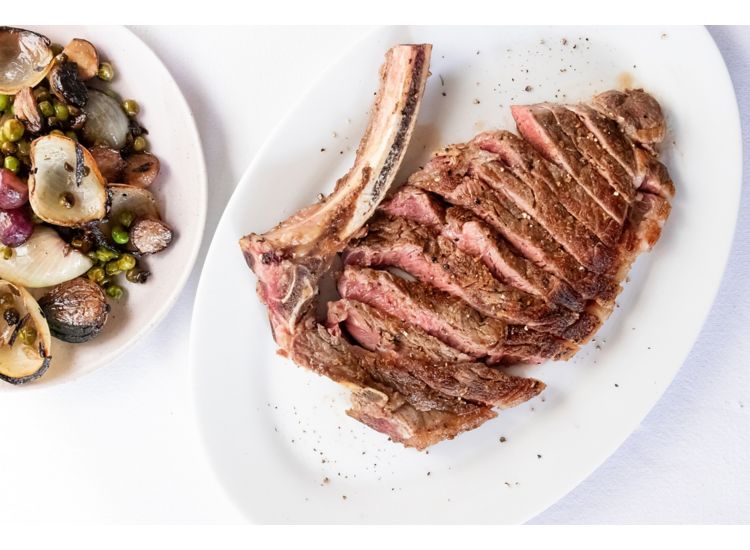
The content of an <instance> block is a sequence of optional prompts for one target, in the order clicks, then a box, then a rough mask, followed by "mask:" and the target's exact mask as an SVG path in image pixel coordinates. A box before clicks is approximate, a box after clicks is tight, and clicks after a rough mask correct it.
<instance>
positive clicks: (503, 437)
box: [500, 435, 508, 443]
mask: <svg viewBox="0 0 750 550" xmlns="http://www.w3.org/2000/svg"><path fill="white" fill-rule="evenodd" d="M506 441H508V438H506V437H505V436H504V435H501V436H500V443H505V442H506Z"/></svg>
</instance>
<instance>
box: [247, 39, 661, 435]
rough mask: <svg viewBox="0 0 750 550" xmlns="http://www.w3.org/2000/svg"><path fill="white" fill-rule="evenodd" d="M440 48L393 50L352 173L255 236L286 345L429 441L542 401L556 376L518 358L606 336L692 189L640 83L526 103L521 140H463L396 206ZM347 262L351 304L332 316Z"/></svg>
mask: <svg viewBox="0 0 750 550" xmlns="http://www.w3.org/2000/svg"><path fill="white" fill-rule="evenodd" d="M429 55H430V46H429V45H404V46H397V47H395V48H392V49H391V50H389V52H388V53H387V55H386V61H385V64H384V66H383V68H382V70H381V86H380V91H379V92H378V94H377V100H376V102H375V105H374V107H373V110H372V113H371V117H370V122H369V125H368V129H367V131H366V133H365V136H364V137H363V139H362V143H361V144H360V147H359V149H358V152H357V158H356V161H355V165H354V167H353V168H352V170H351V171H350V172H349V173H348V174H347V175H346V176H344V177H343V178H342V179H341V180H339V181H338V183H337V185H336V188H335V190H334V192H333V193H332V194H331V195H330V196H329V197H327V198H325V199H323V200H321V201H320V202H319V203H317V204H314V205H312V206H309V207H307V208H304V209H302V210H301V211H299V212H298V213H297V214H295V215H293V216H292V217H291V218H289V219H287V220H286V221H284V222H282V223H280V224H279V225H278V226H277V227H276V228H274V229H272V230H271V231H269V232H267V233H264V234H262V235H258V234H250V235H248V236H246V237H244V238H243V239H242V240H241V246H242V250H243V252H244V254H245V257H246V259H247V262H248V264H249V265H250V267H251V269H252V270H253V271H254V272H255V273H256V275H257V277H258V294H259V296H260V298H261V300H262V301H263V302H264V303H265V304H266V305H267V306H268V311H269V318H270V322H271V327H272V330H273V334H274V338H275V339H276V342H277V343H278V345H279V347H280V348H281V349H280V353H281V354H282V355H286V356H287V357H289V358H291V359H292V360H293V361H294V362H295V363H297V364H298V365H300V366H302V367H304V368H307V369H309V370H312V371H314V372H316V373H318V374H320V375H323V376H326V377H328V378H330V379H332V380H334V381H335V382H338V383H340V384H342V385H344V386H345V387H347V388H349V389H350V390H351V391H352V396H351V402H352V407H351V409H350V410H349V411H347V413H348V414H349V415H350V416H351V417H353V418H355V419H357V420H359V421H361V422H363V423H365V424H366V425H368V426H370V427H371V428H373V429H375V430H377V431H380V432H382V433H384V434H387V435H388V436H389V437H390V438H391V439H392V440H394V441H397V442H400V443H402V444H404V445H406V446H411V447H416V448H418V449H423V448H425V447H427V446H429V445H432V444H435V443H437V442H439V441H442V440H445V439H451V438H453V437H455V436H456V435H458V434H460V433H461V432H463V431H466V430H471V429H474V428H476V427H478V426H480V425H481V424H482V423H484V422H485V421H487V420H489V419H491V418H494V417H495V416H496V412H495V410H494V409H495V408H501V409H502V408H506V407H512V406H515V405H518V404H520V403H523V402H525V401H527V400H528V399H530V398H532V397H534V396H536V395H538V394H539V392H541V391H542V390H543V389H544V387H545V386H544V384H543V383H542V382H540V381H538V380H534V379H531V378H524V377H520V376H513V375H510V374H508V373H507V372H505V371H504V370H503V367H504V366H505V365H513V364H519V363H527V364H528V363H541V362H543V361H546V360H564V359H568V358H570V357H571V356H573V355H574V354H575V353H576V351H577V350H578V349H579V348H580V346H581V345H583V344H584V343H586V342H587V341H588V340H589V339H590V338H591V337H592V336H593V335H594V333H595V332H596V330H597V329H598V328H599V327H600V326H601V324H602V323H603V322H604V321H605V320H606V318H607V317H608V316H609V315H610V314H611V312H612V311H613V308H614V305H615V299H616V297H617V295H618V293H619V292H620V290H621V283H622V281H623V280H624V278H625V277H626V275H627V271H628V270H629V268H630V266H631V265H632V262H633V261H634V260H635V258H636V257H637V255H638V254H639V253H640V252H642V251H644V250H649V249H650V248H651V247H652V246H653V245H654V244H655V242H656V241H657V240H658V238H659V236H660V234H661V230H662V226H663V224H664V222H665V221H666V219H667V217H668V215H669V212H670V199H671V198H672V196H673V194H674V185H673V183H672V181H671V179H670V178H669V174H668V172H667V170H666V168H665V167H664V166H663V165H662V164H661V163H660V162H659V161H658V158H657V156H656V154H657V146H658V143H659V142H660V141H661V140H662V139H663V138H664V135H665V128H666V124H665V121H664V117H663V114H662V112H661V108H660V106H659V104H658V102H656V100H655V99H654V98H653V97H651V96H650V95H648V94H647V93H645V92H643V91H642V90H626V91H609V92H605V93H603V94H600V95H598V96H596V97H595V98H593V100H592V101H591V102H590V103H589V104H577V105H558V104H552V103H541V104H537V105H526V106H513V107H512V114H513V117H514V119H515V121H516V124H517V127H518V130H519V132H520V134H521V135H520V136H517V135H515V134H513V133H511V132H508V131H503V130H498V131H492V132H484V133H481V134H479V135H478V136H476V137H475V138H473V139H472V140H470V141H469V142H467V143H461V144H456V145H451V146H449V147H445V148H443V149H441V150H440V151H438V152H437V153H436V154H435V155H434V156H433V158H432V159H430V160H429V162H427V163H426V164H425V166H424V167H422V168H421V169H420V170H419V171H418V172H416V173H415V174H412V175H411V176H410V177H409V178H408V181H407V184H406V185H404V186H402V187H401V188H400V189H398V190H397V191H396V192H394V193H393V194H392V195H391V196H390V197H389V198H388V199H387V200H385V201H384V199H385V195H386V192H387V191H388V189H389V187H390V186H391V183H392V182H393V180H394V177H395V175H396V172H397V170H398V167H399V165H400V163H401V160H402V159H403V155H404V151H405V148H406V146H407V144H408V141H409V138H410V136H411V133H412V131H413V128H414V123H415V120H416V116H417V112H418V110H419V105H420V100H421V97H422V93H423V90H424V85H425V81H426V78H427V75H428V66H429ZM383 201H384V202H383ZM381 202H382V204H381ZM338 255H340V256H341V259H342V261H343V264H344V267H343V269H341V270H338V269H336V270H335V272H334V275H335V276H336V278H337V281H336V282H337V289H338V292H339V295H340V299H336V300H335V301H332V302H329V303H328V304H326V310H327V313H326V314H325V315H324V317H325V319H321V320H318V319H317V318H316V307H314V306H316V302H317V300H316V297H317V295H318V291H319V284H320V281H321V278H322V277H323V276H324V275H325V274H326V273H330V272H331V271H332V265H333V263H334V259H335V258H336V257H337V256H338Z"/></svg>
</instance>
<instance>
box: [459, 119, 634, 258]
mask: <svg viewBox="0 0 750 550" xmlns="http://www.w3.org/2000/svg"><path fill="white" fill-rule="evenodd" d="M471 143H472V144H473V145H475V146H477V147H479V148H480V149H482V150H485V151H491V152H493V153H495V154H497V155H499V156H500V157H501V158H502V160H503V162H505V164H506V165H507V166H508V167H509V168H510V169H511V170H512V172H513V174H514V175H515V176H516V177H517V178H519V179H521V180H523V181H532V182H534V181H541V182H543V183H544V184H545V185H546V186H547V188H548V189H549V190H550V191H551V192H552V193H554V194H555V196H556V197H557V200H559V201H560V203H561V204H562V205H563V206H564V207H565V208H566V209H567V211H568V212H570V213H571V214H572V215H573V217H575V218H576V219H577V220H578V221H580V222H581V223H583V224H584V225H585V226H586V227H587V228H588V229H589V230H590V231H591V232H593V233H594V234H595V235H596V236H597V237H598V238H599V240H601V241H602V242H603V243H604V244H605V245H607V246H609V247H613V246H616V244H617V242H618V241H619V239H620V235H621V234H622V224H620V223H619V222H617V221H616V220H615V219H614V218H612V217H611V216H610V215H609V214H607V213H606V212H605V211H604V210H602V208H601V207H600V206H599V204H597V202H596V201H595V200H594V199H593V198H592V197H591V195H589V194H588V193H587V192H586V190H585V189H584V188H583V187H581V186H580V185H578V183H577V182H576V181H574V180H573V178H572V177H571V176H570V174H567V173H566V172H563V171H562V170H560V169H559V168H557V167H556V166H555V165H554V164H550V163H549V162H547V161H546V160H545V159H544V158H543V157H542V156H541V155H540V154H539V153H537V152H536V151H535V150H534V148H533V147H531V146H530V145H529V144H528V143H526V142H525V141H524V140H523V139H521V138H519V137H518V136H516V135H515V134H512V133H510V132H505V131H501V132H484V133H482V134H479V135H478V136H476V137H475V138H474V139H473V140H471Z"/></svg>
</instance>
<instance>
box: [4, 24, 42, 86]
mask: <svg viewBox="0 0 750 550" xmlns="http://www.w3.org/2000/svg"><path fill="white" fill-rule="evenodd" d="M50 46H51V45H50V41H49V39H47V38H46V37H44V36H42V35H41V34H37V33H35V32H31V31H27V30H23V29H14V28H11V27H0V94H7V95H15V94H17V93H18V92H20V91H21V90H23V89H24V88H33V87H34V86H36V85H37V84H39V83H40V82H41V81H42V80H43V79H44V77H45V76H47V72H48V71H49V70H50V67H51V66H52V61H53V59H54V54H53V53H52V48H51V47H50Z"/></svg>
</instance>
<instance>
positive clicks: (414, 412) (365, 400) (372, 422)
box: [346, 387, 497, 450]
mask: <svg viewBox="0 0 750 550" xmlns="http://www.w3.org/2000/svg"><path fill="white" fill-rule="evenodd" d="M351 400H352V407H351V409H349V410H348V411H346V413H347V414H348V415H349V416H351V417H352V418H354V419H355V420H358V421H359V422H362V423H363V424H365V425H366V426H369V427H370V428H372V429H373V430H375V431H378V432H380V433H383V434H385V435H387V436H388V437H389V438H390V439H391V440H393V441H396V442H397V443H401V444H402V445H404V446H406V447H414V448H416V449H418V450H423V449H426V448H427V447H429V446H431V445H434V444H435V443H439V442H441V441H444V440H447V439H453V438H454V437H456V436H457V435H459V434H461V433H462V432H466V431H469V430H473V429H475V428H478V427H479V426H481V425H482V424H484V423H485V422H486V421H488V420H491V419H492V418H495V417H496V416H497V413H496V412H495V411H493V410H492V408H491V407H486V406H485V407H476V408H475V409H474V410H473V411H471V412H469V413H466V414H462V415H457V414H454V413H450V412H445V411H438V410H430V411H420V410H419V409H417V408H415V407H414V406H413V405H411V404H410V403H409V402H408V401H407V400H406V399H405V398H404V396H403V395H401V394H399V393H398V392H396V391H395V390H393V389H391V388H388V387H381V388H375V387H365V388H358V389H355V390H354V391H353V392H352V398H351Z"/></svg>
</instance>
